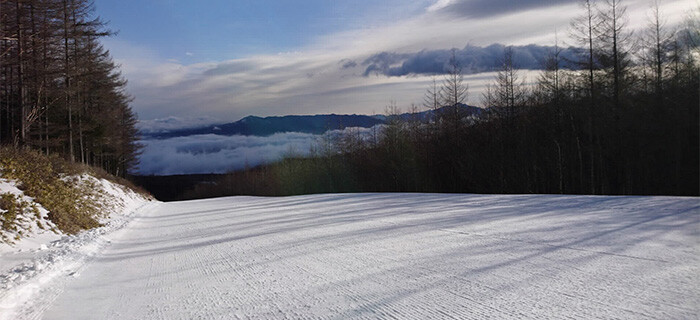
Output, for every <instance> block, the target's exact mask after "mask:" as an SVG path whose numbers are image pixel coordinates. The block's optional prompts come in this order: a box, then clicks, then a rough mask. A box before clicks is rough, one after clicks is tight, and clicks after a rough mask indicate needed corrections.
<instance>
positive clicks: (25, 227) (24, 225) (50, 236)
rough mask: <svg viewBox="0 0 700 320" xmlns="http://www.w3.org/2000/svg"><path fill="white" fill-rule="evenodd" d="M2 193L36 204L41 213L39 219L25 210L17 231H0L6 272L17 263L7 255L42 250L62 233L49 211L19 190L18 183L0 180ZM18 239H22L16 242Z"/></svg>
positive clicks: (0, 263) (2, 264) (2, 265)
mask: <svg viewBox="0 0 700 320" xmlns="http://www.w3.org/2000/svg"><path fill="white" fill-rule="evenodd" d="M0 193H11V194H13V195H15V196H18V197H19V198H20V199H21V200H23V201H26V202H29V203H32V204H34V205H35V206H36V207H37V209H38V211H39V216H38V217H36V216H35V215H34V213H33V212H31V210H24V212H22V213H21V214H19V215H18V216H17V218H16V221H17V230H16V231H11V230H3V229H0V257H2V258H3V259H1V260H0V270H5V269H6V267H8V264H9V263H10V261H15V259H12V258H8V257H7V256H6V254H7V253H15V252H16V253H19V252H23V251H25V252H26V251H28V250H40V249H41V248H42V247H41V246H42V245H45V244H46V243H49V242H51V241H54V240H58V239H59V238H60V232H59V231H58V230H57V229H56V225H55V224H54V223H53V222H51V221H50V220H49V219H48V210H46V209H45V208H44V207H42V206H41V205H40V204H38V203H35V202H34V199H33V198H31V197H28V196H26V195H24V192H23V191H22V190H20V189H19V188H17V182H16V181H13V180H8V179H3V178H0ZM0 210H1V209H0ZM16 237H21V238H20V240H16ZM3 239H4V241H6V242H7V241H10V242H12V243H13V246H9V245H5V244H3ZM14 258H17V257H16V256H15V257H14Z"/></svg>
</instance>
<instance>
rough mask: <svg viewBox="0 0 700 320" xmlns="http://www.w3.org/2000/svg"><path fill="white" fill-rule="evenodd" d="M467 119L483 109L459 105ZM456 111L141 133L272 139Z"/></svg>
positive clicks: (252, 120) (257, 121) (248, 120)
mask: <svg viewBox="0 0 700 320" xmlns="http://www.w3.org/2000/svg"><path fill="white" fill-rule="evenodd" d="M458 107H459V108H463V111H462V112H463V113H464V114H465V115H466V116H470V115H477V116H478V115H480V114H481V112H482V111H483V109H481V108H478V107H473V106H468V105H466V104H460V105H459V106H458ZM450 108H453V107H443V108H440V109H438V110H435V111H434V110H428V111H423V112H418V113H403V114H400V115H396V116H383V115H375V116H368V115H357V114H351V115H338V114H323V115H305V116H273V117H256V116H248V117H245V118H243V119H241V120H238V121H236V122H231V123H226V124H219V125H207V126H202V127H197V128H187V129H178V130H170V131H160V132H142V135H143V138H144V139H167V138H175V137H186V136H192V135H201V134H216V135H223V136H233V135H244V136H270V135H273V134H275V133H281V132H301V133H310V134H322V133H324V132H327V131H329V130H340V129H344V128H348V127H362V128H371V127H373V126H376V125H379V124H385V123H387V121H389V120H393V119H395V118H400V119H402V120H410V119H418V120H420V121H427V120H428V119H431V118H432V117H434V114H435V113H441V112H447V111H448V110H449V109H450Z"/></svg>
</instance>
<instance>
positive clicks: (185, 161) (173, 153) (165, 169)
mask: <svg viewBox="0 0 700 320" xmlns="http://www.w3.org/2000/svg"><path fill="white" fill-rule="evenodd" d="M372 130H375V129H372V128H346V129H345V130H333V131H329V132H327V133H326V134H325V137H328V138H329V139H333V138H334V137H338V136H340V135H343V134H345V133H348V132H352V133H353V134H359V135H361V136H366V135H369V134H370V132H372ZM323 138H324V135H313V134H307V133H298V132H288V133H278V134H274V135H272V136H268V137H256V136H221V135H214V134H209V135H195V136H187V137H178V138H171V139H162V140H143V141H141V143H142V144H143V146H144V148H143V152H142V154H141V155H140V157H139V160H140V165H139V168H138V169H137V170H136V172H134V173H135V174H140V175H174V174H198V173H226V172H229V171H232V170H239V169H243V168H245V167H246V166H248V167H254V166H257V165H261V164H266V163H271V162H274V161H278V160H280V159H282V158H284V157H289V156H296V157H306V156H309V155H310V154H311V153H312V150H313V149H314V148H316V147H317V146H318V143H319V142H320V141H321V139H323Z"/></svg>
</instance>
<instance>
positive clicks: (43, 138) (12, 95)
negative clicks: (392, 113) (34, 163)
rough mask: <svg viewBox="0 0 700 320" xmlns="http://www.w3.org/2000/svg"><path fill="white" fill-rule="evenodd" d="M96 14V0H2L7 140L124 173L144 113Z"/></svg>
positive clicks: (1, 138) (0, 65) (0, 52)
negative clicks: (134, 104) (136, 108)
mask: <svg viewBox="0 0 700 320" xmlns="http://www.w3.org/2000/svg"><path fill="white" fill-rule="evenodd" d="M93 11H94V6H93V3H92V2H91V1H88V0H14V1H13V0H2V1H0V143H2V144H5V145H15V146H17V147H20V146H21V147H28V148H33V149H36V150H40V151H41V152H43V153H46V154H60V155H62V156H64V157H65V158H67V159H69V160H71V161H79V162H82V163H85V164H90V165H94V166H97V167H102V168H103V169H105V170H107V171H108V172H110V173H112V174H115V175H120V176H123V175H125V173H126V172H127V170H128V169H129V168H130V167H132V166H133V165H134V164H135V161H136V154H137V152H138V147H137V144H136V138H137V130H136V129H135V124H136V116H135V114H134V112H133V111H132V110H131V108H130V106H129V103H130V101H131V98H130V97H129V96H128V95H127V94H126V93H125V92H124V87H125V85H126V81H125V80H124V79H123V77H122V76H121V74H120V73H119V70H118V67H117V66H116V65H115V63H114V62H113V61H112V59H111V57H110V55H109V52H108V51H107V50H106V49H105V48H104V47H103V46H102V45H101V44H100V42H99V39H100V38H102V37H105V36H108V35H110V34H111V32H110V31H108V30H106V29H105V23H104V22H102V21H101V20H100V19H99V18H96V17H95V16H94V12H93Z"/></svg>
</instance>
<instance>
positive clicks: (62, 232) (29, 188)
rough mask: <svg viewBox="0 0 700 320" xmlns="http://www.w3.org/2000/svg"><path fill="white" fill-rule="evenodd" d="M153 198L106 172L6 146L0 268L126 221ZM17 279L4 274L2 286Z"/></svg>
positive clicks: (0, 169)
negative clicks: (119, 221) (82, 235)
mask: <svg viewBox="0 0 700 320" xmlns="http://www.w3.org/2000/svg"><path fill="white" fill-rule="evenodd" d="M151 199H152V197H151V196H150V195H149V194H148V193H146V192H145V191H141V190H140V189H139V188H137V187H135V186H134V185H132V184H131V183H129V182H128V181H126V180H123V179H120V178H116V177H114V176H111V175H109V174H107V173H106V172H104V171H102V170H100V169H97V168H92V167H88V166H84V165H79V164H71V163H69V162H66V161H64V160H63V159H61V158H59V157H56V156H52V157H47V156H45V155H42V154H40V153H37V152H33V151H20V150H15V149H13V148H1V149H0V227H1V228H0V272H4V271H6V270H7V269H8V268H11V267H15V266H17V265H19V264H20V263H28V262H29V261H31V260H33V259H34V258H36V257H35V256H34V255H33V254H32V252H37V250H38V251H42V250H45V249H47V248H48V247H50V246H56V245H57V244H58V243H60V242H61V241H62V240H63V239H69V238H71V237H75V236H77V237H80V236H81V234H83V233H85V230H89V229H90V230H95V229H96V228H97V229H99V228H105V227H109V226H110V225H113V224H114V223H115V221H118V220H120V219H122V220H123V218H124V216H125V215H129V214H130V213H132V212H134V211H135V210H136V209H137V208H139V207H141V206H143V205H144V204H145V203H148V202H149V201H150V200H151ZM12 281H13V279H10V278H7V277H0V287H1V286H3V285H8V283H10V282H12Z"/></svg>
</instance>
